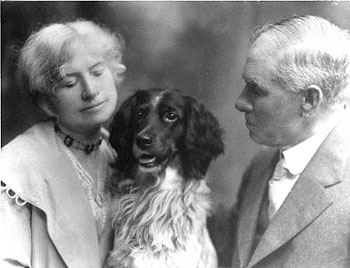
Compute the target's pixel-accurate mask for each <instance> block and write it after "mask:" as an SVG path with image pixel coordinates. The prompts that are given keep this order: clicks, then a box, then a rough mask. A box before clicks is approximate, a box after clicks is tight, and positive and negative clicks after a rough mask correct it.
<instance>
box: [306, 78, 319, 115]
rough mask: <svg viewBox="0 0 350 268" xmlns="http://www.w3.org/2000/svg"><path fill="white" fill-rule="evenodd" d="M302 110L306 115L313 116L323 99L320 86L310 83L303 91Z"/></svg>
mask: <svg viewBox="0 0 350 268" xmlns="http://www.w3.org/2000/svg"><path fill="white" fill-rule="evenodd" d="M303 95H304V96H303V102H302V111H303V115H304V116H308V117H309V116H313V115H314V114H316V112H317V111H318V110H319V108H320V106H321V104H322V101H323V92H322V90H321V88H320V87H319V86H316V85H310V86H308V87H307V89H306V90H304V91H303Z"/></svg>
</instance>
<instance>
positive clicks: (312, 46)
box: [252, 16, 350, 104]
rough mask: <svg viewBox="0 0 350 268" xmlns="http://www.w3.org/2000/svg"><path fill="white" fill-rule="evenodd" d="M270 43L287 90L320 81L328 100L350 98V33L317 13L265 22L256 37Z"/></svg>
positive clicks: (302, 87)
mask: <svg viewBox="0 0 350 268" xmlns="http://www.w3.org/2000/svg"><path fill="white" fill-rule="evenodd" d="M258 40H260V41H263V42H267V43H268V44H269V48H271V51H269V52H268V54H269V56H271V57H273V58H275V59H276V60H277V66H276V70H275V75H276V77H275V78H276V80H277V81H279V82H280V84H281V85H282V86H283V87H284V88H285V89H287V90H293V91H296V92H298V91H301V90H306V89H307V88H308V86H310V85H317V86H319V87H320V88H321V90H322V91H323V95H324V96H325V99H326V101H327V103H328V104H334V103H338V102H340V103H342V102H343V101H344V100H349V99H350V87H349V79H350V33H349V31H347V30H345V29H341V28H340V27H338V26H336V25H334V24H332V23H331V22H329V21H328V20H326V19H323V18H320V17H316V16H301V17H294V18H291V19H288V20H285V21H282V22H279V23H276V24H272V25H265V26H263V27H262V28H260V29H258V30H257V31H256V33H255V36H254V39H253V44H252V47H254V45H256V44H257V42H256V41H258Z"/></svg>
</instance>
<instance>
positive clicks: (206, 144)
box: [183, 96, 224, 178]
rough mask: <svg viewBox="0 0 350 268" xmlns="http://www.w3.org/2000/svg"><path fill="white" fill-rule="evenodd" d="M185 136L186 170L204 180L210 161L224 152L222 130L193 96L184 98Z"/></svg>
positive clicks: (212, 116)
mask: <svg viewBox="0 0 350 268" xmlns="http://www.w3.org/2000/svg"><path fill="white" fill-rule="evenodd" d="M183 98H184V101H185V120H186V122H185V124H186V130H185V136H184V141H183V144H184V147H185V148H184V149H185V152H186V153H185V155H184V158H186V159H184V160H185V161H184V164H185V167H184V170H185V172H189V173H188V174H187V175H189V176H191V177H194V178H202V177H203V176H204V175H205V173H206V172H207V169H208V166H209V164H210V161H211V160H213V159H214V158H216V157H217V156H219V155H220V154H222V153H223V152H224V143H223V141H222V133H223V131H222V129H221V128H220V125H219V122H218V120H217V119H216V118H215V117H214V115H213V114H212V113H211V112H209V111H208V110H207V109H206V108H205V107H204V106H203V105H202V104H200V103H199V102H197V101H196V100H195V99H194V98H193V97H191V96H184V97H183Z"/></svg>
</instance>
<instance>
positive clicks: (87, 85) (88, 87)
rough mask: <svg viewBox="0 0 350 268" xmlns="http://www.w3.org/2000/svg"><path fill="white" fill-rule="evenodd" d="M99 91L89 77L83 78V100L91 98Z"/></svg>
mask: <svg viewBox="0 0 350 268" xmlns="http://www.w3.org/2000/svg"><path fill="white" fill-rule="evenodd" d="M98 93H99V91H98V89H97V87H96V85H95V83H94V81H92V80H91V79H84V88H83V92H82V99H83V100H84V101H87V100H91V99H93V98H95V97H96V96H97V95H98Z"/></svg>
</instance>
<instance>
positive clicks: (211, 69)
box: [1, 1, 350, 265]
mask: <svg viewBox="0 0 350 268" xmlns="http://www.w3.org/2000/svg"><path fill="white" fill-rule="evenodd" d="M306 14H311V15H318V16H322V17H324V18H327V19H329V20H330V21H332V22H334V23H336V24H338V25H339V26H341V27H343V28H347V29H350V2H346V1H345V2H336V1H332V2H328V1H326V2H318V1H312V2H300V1H298V2H250V1H247V2H245V1H242V2H226V1H225V2H214V1H209V2H176V1H174V2H161V1H159V2H158V1H157V2H134V1H132V2H127V1H123V2H105V1H103V2H85V1H79V2H66V1H62V2H61V1H60V2H53V1H50V2H41V1H40V2H39V1H38V2H22V1H20V2H11V1H8V2H4V1H1V145H2V146H4V145H5V144H6V143H8V142H9V141H10V140H11V139H13V138H14V137H15V136H16V135H18V134H19V133H21V132H22V131H24V130H25V129H27V128H28V127H30V126H31V125H32V124H34V123H35V122H37V121H38V120H40V115H39V113H38V112H37V111H36V109H35V108H34V107H33V106H32V105H31V103H30V101H29V100H28V99H27V98H26V97H23V96H22V95H21V94H20V89H19V88H18V87H17V86H16V82H15V75H14V74H15V70H16V60H17V51H18V49H19V48H20V47H21V46H22V45H23V43H24V42H25V40H26V39H27V38H28V36H29V35H30V33H31V32H32V31H33V30H37V29H39V28H40V27H41V26H42V25H44V24H47V23H50V22H56V21H65V20H73V19H76V18H85V19H90V20H94V21H96V22H99V23H102V24H105V25H106V26H108V27H110V28H112V29H114V30H117V31H118V32H120V33H121V34H122V35H123V36H124V38H125V40H126V47H127V49H126V51H125V56H124V63H125V65H126V66H127V73H126V77H125V81H124V83H123V85H122V87H121V88H120V89H119V100H118V102H119V105H120V103H121V102H122V101H123V100H124V99H125V98H126V97H127V96H129V95H130V94H132V92H133V90H134V89H137V88H148V87H167V88H180V89H182V90H183V91H184V92H186V93H188V94H190V95H192V96H194V97H196V98H197V99H199V100H200V101H201V102H202V103H204V104H205V105H206V106H207V107H208V109H209V110H211V111H212V112H213V114H214V115H215V116H216V117H217V118H218V120H219V121H220V123H221V125H222V128H223V129H224V131H225V134H224V142H225V145H226V149H225V155H224V156H221V157H219V158H218V159H217V160H216V161H215V162H213V163H212V165H211V167H210V170H209V176H208V181H209V185H210V187H211V189H212V192H213V199H214V204H215V209H214V215H218V216H217V217H216V218H215V217H213V219H211V220H210V222H209V224H211V226H212V227H211V234H212V237H213V240H214V242H215V243H216V247H217V250H218V254H219V257H220V263H221V265H226V264H227V263H228V262H229V260H230V252H229V251H230V250H228V249H229V247H228V246H226V244H227V243H228V242H229V241H228V240H230V239H228V237H229V235H228V233H227V232H229V230H230V228H231V226H228V225H227V223H226V222H225V220H224V219H225V217H226V216H228V214H227V211H229V209H230V208H231V207H232V206H233V205H234V204H235V203H236V196H237V192H238V189H239V184H240V178H241V175H242V173H243V171H244V168H245V167H246V166H247V164H248V163H249V160H250V159H251V158H252V156H253V154H254V152H256V151H257V150H258V149H259V147H258V145H255V144H254V143H253V142H252V141H251V140H250V139H249V135H248V131H247V129H246V127H245V125H244V118H243V115H242V114H240V113H239V112H238V111H237V110H235V107H234V104H235V99H236V98H237V97H238V95H239V92H240V90H241V89H242V87H243V84H244V83H243V80H242V78H241V73H242V69H243V66H244V62H245V58H246V55H247V50H248V45H249V38H250V32H251V30H252V29H253V28H254V27H255V26H257V25H262V24H265V23H271V22H277V21H279V20H282V19H286V18H289V17H291V16H293V15H306ZM349 49H350V48H349Z"/></svg>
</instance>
